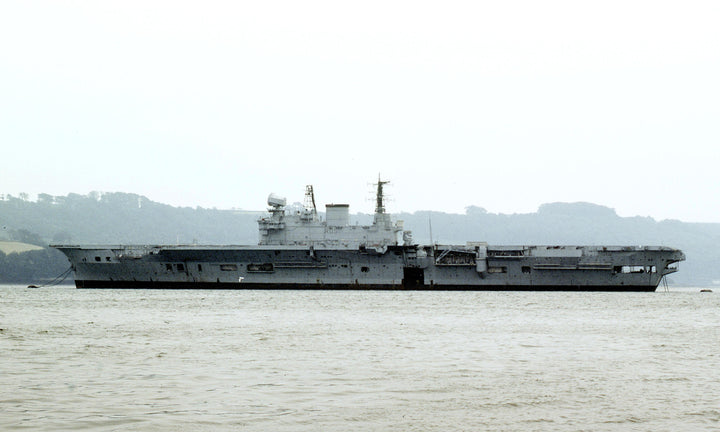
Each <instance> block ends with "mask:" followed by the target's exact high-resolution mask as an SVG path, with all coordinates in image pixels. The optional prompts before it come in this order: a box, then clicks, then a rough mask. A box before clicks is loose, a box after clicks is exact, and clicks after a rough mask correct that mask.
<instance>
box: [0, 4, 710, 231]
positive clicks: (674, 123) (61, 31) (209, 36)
mask: <svg viewBox="0 0 720 432" xmlns="http://www.w3.org/2000/svg"><path fill="white" fill-rule="evenodd" d="M718 23H720V2H718V1H687V0H685V1H677V2H668V1H657V0H654V1H632V0H623V1H607V0H605V1H595V2H592V1H551V0H547V1H488V2H483V1H467V2H465V1H436V2H422V1H400V2H392V1H387V0H385V1H377V2H374V1H362V2H342V1H337V0H335V1H327V2H316V1H272V2H271V1H252V2H241V1H202V2H200V1H198V2H178V1H155V2H153V1H147V0H145V1H137V2H135V1H127V0H123V1H117V2H114V1H72V2H71V1H3V2H0V148H1V149H2V155H1V159H0V160H1V162H0V193H5V194H7V193H11V194H13V195H15V196H17V194H18V193H20V192H26V193H29V194H31V195H34V194H37V193H39V192H45V193H49V194H52V195H65V194H67V193H70V192H74V193H81V194H85V193H88V192H90V191H105V192H115V191H119V192H132V193H138V194H141V195H145V196H147V197H148V198H150V199H152V200H155V201H160V202H163V203H168V204H172V205H182V206H193V207H194V206H202V207H217V208H231V207H239V208H244V209H251V210H261V209H263V208H265V201H266V198H267V195H268V194H269V193H270V192H275V193H277V194H279V195H284V196H287V198H288V201H289V202H293V201H302V198H303V192H304V186H305V185H306V184H313V185H314V187H315V192H316V198H317V201H318V203H319V204H325V203H330V202H334V203H348V204H350V205H351V211H353V212H366V213H369V212H372V211H373V203H372V187H371V186H369V184H370V183H372V182H373V180H376V179H377V176H378V174H381V175H382V176H383V178H384V179H389V180H390V181H391V182H392V183H391V187H389V188H388V192H389V193H390V195H391V198H392V201H390V202H389V205H388V208H389V210H391V211H393V212H399V211H410V212H412V211H416V210H438V211H446V212H459V213H462V212H464V209H465V207H467V206H470V205H475V206H480V207H484V208H486V209H487V210H488V211H490V212H494V213H527V212H533V211H535V210H536V209H537V208H538V206H539V205H540V204H543V203H547V202H557V201H562V202H575V201H588V202H593V203H597V204H601V205H605V206H608V207H612V208H614V209H616V211H617V212H618V214H620V215H621V216H635V215H640V216H652V217H653V218H655V219H658V220H661V219H666V218H672V219H680V220H683V221H700V222H720V78H718V77H720V25H719V24H718ZM321 209H322V207H321Z"/></svg>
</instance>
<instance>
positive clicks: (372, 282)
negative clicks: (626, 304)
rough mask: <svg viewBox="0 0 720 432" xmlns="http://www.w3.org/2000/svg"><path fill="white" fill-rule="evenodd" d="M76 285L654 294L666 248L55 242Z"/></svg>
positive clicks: (665, 270) (671, 255) (677, 256)
mask: <svg viewBox="0 0 720 432" xmlns="http://www.w3.org/2000/svg"><path fill="white" fill-rule="evenodd" d="M54 247H56V248H57V249H59V250H60V251H62V252H63V253H65V255H67V257H68V259H69V260H70V262H71V265H72V267H73V269H74V271H75V284H76V286H77V287H78V288H162V289H182V288H192V289H344V290H373V289H375V290H398V289H405V290H439V291H441V290H532V291H654V290H655V289H656V288H657V286H658V284H659V283H660V281H661V280H662V278H663V276H665V275H667V274H669V273H673V272H675V271H677V267H676V266H675V264H676V263H677V262H678V261H681V260H683V259H684V258H685V257H684V255H683V253H682V252H681V251H679V250H677V249H671V248H667V247H623V246H618V247H609V246H487V245H474V246H472V245H468V246H439V245H435V246H415V245H413V246H401V245H397V246H387V247H382V248H377V249H373V248H367V249H366V248H363V247H360V248H358V249H349V248H334V247H327V248H323V249H314V248H312V247H308V246H284V245H273V246H269V245H260V246H195V245H193V246H54Z"/></svg>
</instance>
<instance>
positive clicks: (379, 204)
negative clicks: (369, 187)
mask: <svg viewBox="0 0 720 432" xmlns="http://www.w3.org/2000/svg"><path fill="white" fill-rule="evenodd" d="M388 183H390V182H389V181H382V180H380V174H378V182H377V183H376V185H377V194H376V195H375V201H376V203H375V213H381V214H382V213H385V204H384V202H383V199H384V195H383V186H385V185H386V184H388Z"/></svg>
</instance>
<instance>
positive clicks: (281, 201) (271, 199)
mask: <svg viewBox="0 0 720 432" xmlns="http://www.w3.org/2000/svg"><path fill="white" fill-rule="evenodd" d="M267 203H268V205H269V206H271V207H284V206H285V204H286V203H287V200H286V199H285V198H284V197H281V196H277V195H275V194H274V193H271V194H270V195H269V196H268V199H267Z"/></svg>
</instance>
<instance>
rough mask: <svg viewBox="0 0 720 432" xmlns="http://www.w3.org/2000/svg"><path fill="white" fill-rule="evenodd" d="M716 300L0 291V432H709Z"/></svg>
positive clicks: (715, 371)
mask: <svg viewBox="0 0 720 432" xmlns="http://www.w3.org/2000/svg"><path fill="white" fill-rule="evenodd" d="M719 312H720V296H718V295H717V293H710V294H706V293H699V292H698V290H687V291H671V292H669V293H664V292H658V293H563V292H450V293H448V292H376V291H358V292H339V291H326V292H323V291H174V290H169V291H162V290H144V291H143V290H126V291H122V290H76V289H74V288H70V287H61V288H43V289H34V290H30V289H24V288H23V287H20V286H2V287H0V328H1V329H2V330H1V331H0V351H1V352H2V357H0V429H2V430H51V431H54V430H92V431H104V430H180V429H187V430H250V431H261V430H262V431H265V430H281V431H283V430H286V431H297V430H301V431H302V430H308V431H309V430H383V431H388V430H389V431H407V430H553V431H577V430H594V431H595V430H611V431H616V430H617V431H626V430H653V431H658V430H717V428H719V427H720V354H719V350H718V341H719V340H720V321H719V320H718V315H719Z"/></svg>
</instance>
